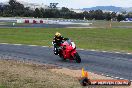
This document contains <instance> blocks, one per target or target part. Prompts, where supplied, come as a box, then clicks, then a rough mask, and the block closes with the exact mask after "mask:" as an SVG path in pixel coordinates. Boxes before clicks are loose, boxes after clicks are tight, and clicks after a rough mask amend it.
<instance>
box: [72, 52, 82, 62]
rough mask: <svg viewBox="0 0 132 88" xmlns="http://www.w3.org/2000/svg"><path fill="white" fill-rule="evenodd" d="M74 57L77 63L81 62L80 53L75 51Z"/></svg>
mask: <svg viewBox="0 0 132 88" xmlns="http://www.w3.org/2000/svg"><path fill="white" fill-rule="evenodd" d="M74 59H75V60H76V62H77V63H81V58H80V56H79V54H78V53H75V55H74Z"/></svg>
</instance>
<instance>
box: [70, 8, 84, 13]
mask: <svg viewBox="0 0 132 88" xmlns="http://www.w3.org/2000/svg"><path fill="white" fill-rule="evenodd" d="M70 11H74V12H76V13H83V12H84V10H82V9H72V8H71V9H70Z"/></svg>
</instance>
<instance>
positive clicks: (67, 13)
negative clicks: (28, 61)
mask: <svg viewBox="0 0 132 88" xmlns="http://www.w3.org/2000/svg"><path fill="white" fill-rule="evenodd" d="M0 16H3V17H17V16H18V17H35V18H36V17H38V18H65V19H84V17H85V19H88V20H92V19H95V20H111V19H113V20H117V21H121V20H124V19H125V18H127V17H132V13H127V14H126V13H125V12H124V13H122V14H117V13H116V12H103V11H102V10H91V11H89V12H87V11H84V12H82V13H76V12H74V11H71V10H69V9H68V8H66V7H62V8H61V9H57V8H50V7H49V8H48V9H44V8H36V9H35V10H32V9H30V7H24V5H23V4H21V3H20V2H18V1H16V0H9V3H8V5H0Z"/></svg>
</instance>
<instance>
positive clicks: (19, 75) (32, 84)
mask: <svg viewBox="0 0 132 88" xmlns="http://www.w3.org/2000/svg"><path fill="white" fill-rule="evenodd" d="M54 68H55V67H53V66H47V65H40V64H33V63H24V62H20V61H13V60H0V84H1V85H3V86H0V88H62V87H63V88H81V86H80V84H79V82H78V80H77V79H75V78H74V77H71V76H68V75H65V74H62V73H55V72H52V71H50V70H49V69H54Z"/></svg>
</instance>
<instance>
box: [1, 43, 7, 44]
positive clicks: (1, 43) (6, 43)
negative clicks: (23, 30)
mask: <svg viewBox="0 0 132 88" xmlns="http://www.w3.org/2000/svg"><path fill="white" fill-rule="evenodd" d="M0 44H9V43H0Z"/></svg>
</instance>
